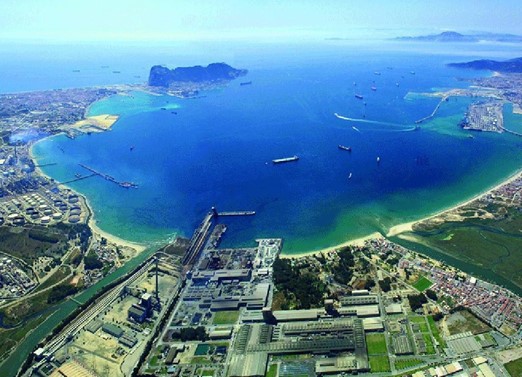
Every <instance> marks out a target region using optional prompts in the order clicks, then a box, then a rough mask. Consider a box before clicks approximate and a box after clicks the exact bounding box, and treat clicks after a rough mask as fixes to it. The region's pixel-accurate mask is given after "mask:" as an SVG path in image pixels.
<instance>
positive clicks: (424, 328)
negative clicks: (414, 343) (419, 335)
mask: <svg viewBox="0 0 522 377" xmlns="http://www.w3.org/2000/svg"><path fill="white" fill-rule="evenodd" d="M408 319H409V320H410V322H411V323H415V324H417V325H419V328H420V332H428V331H429V328H428V324H427V323H426V319H425V317H424V316H410V317H408Z"/></svg>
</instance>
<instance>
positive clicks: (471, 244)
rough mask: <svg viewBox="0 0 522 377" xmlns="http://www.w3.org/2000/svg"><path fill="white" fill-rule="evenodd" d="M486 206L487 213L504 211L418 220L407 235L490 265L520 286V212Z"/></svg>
mask: <svg viewBox="0 0 522 377" xmlns="http://www.w3.org/2000/svg"><path fill="white" fill-rule="evenodd" d="M469 207H470V213H474V207H473V206H469ZM486 209H487V211H489V212H491V213H500V212H502V211H504V213H505V215H502V216H501V217H500V218H497V219H479V218H473V219H466V220H465V221H461V222H445V223H443V224H442V225H440V224H436V225H434V224H421V225H418V226H416V227H415V231H414V232H412V233H411V234H410V235H411V236H413V237H414V239H415V241H414V242H416V243H419V244H421V245H426V246H428V247H430V248H433V249H435V250H438V251H441V252H443V253H446V254H449V255H451V256H452V257H455V258H458V259H460V260H462V261H464V262H468V263H470V264H472V265H478V266H480V267H482V268H487V269H490V270H492V271H493V272H494V273H496V274H498V275H500V276H502V277H503V278H505V279H507V280H510V281H512V282H513V283H514V284H516V285H517V286H518V287H522V274H520V270H521V269H522V248H521V247H520V229H521V228H522V214H521V213H520V212H519V211H518V210H517V208H513V207H503V206H499V205H489V206H488V207H487V208H486ZM450 236H451V237H450ZM412 241H413V240H412Z"/></svg>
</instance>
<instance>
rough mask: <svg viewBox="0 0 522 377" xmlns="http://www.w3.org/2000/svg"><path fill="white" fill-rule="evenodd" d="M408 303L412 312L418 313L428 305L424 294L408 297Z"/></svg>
mask: <svg viewBox="0 0 522 377" xmlns="http://www.w3.org/2000/svg"><path fill="white" fill-rule="evenodd" d="M408 302H409V303H410V307H411V310H413V311H416V310H418V309H420V308H422V305H423V304H426V303H427V302H428V300H427V299H426V296H424V294H422V293H420V294H418V295H408Z"/></svg>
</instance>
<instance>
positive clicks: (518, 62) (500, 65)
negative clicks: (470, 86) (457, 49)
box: [448, 58, 522, 73]
mask: <svg viewBox="0 0 522 377" xmlns="http://www.w3.org/2000/svg"><path fill="white" fill-rule="evenodd" d="M448 66H450V67H456V68H470V69H479V70H490V71H497V72H504V73H522V58H515V59H511V60H505V61H496V60H486V59H482V60H473V61H471V62H467V63H450V64H448Z"/></svg>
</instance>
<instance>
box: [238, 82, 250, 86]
mask: <svg viewBox="0 0 522 377" xmlns="http://www.w3.org/2000/svg"><path fill="white" fill-rule="evenodd" d="M239 85H241V86H244V85H252V81H245V82H240V83H239Z"/></svg>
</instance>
